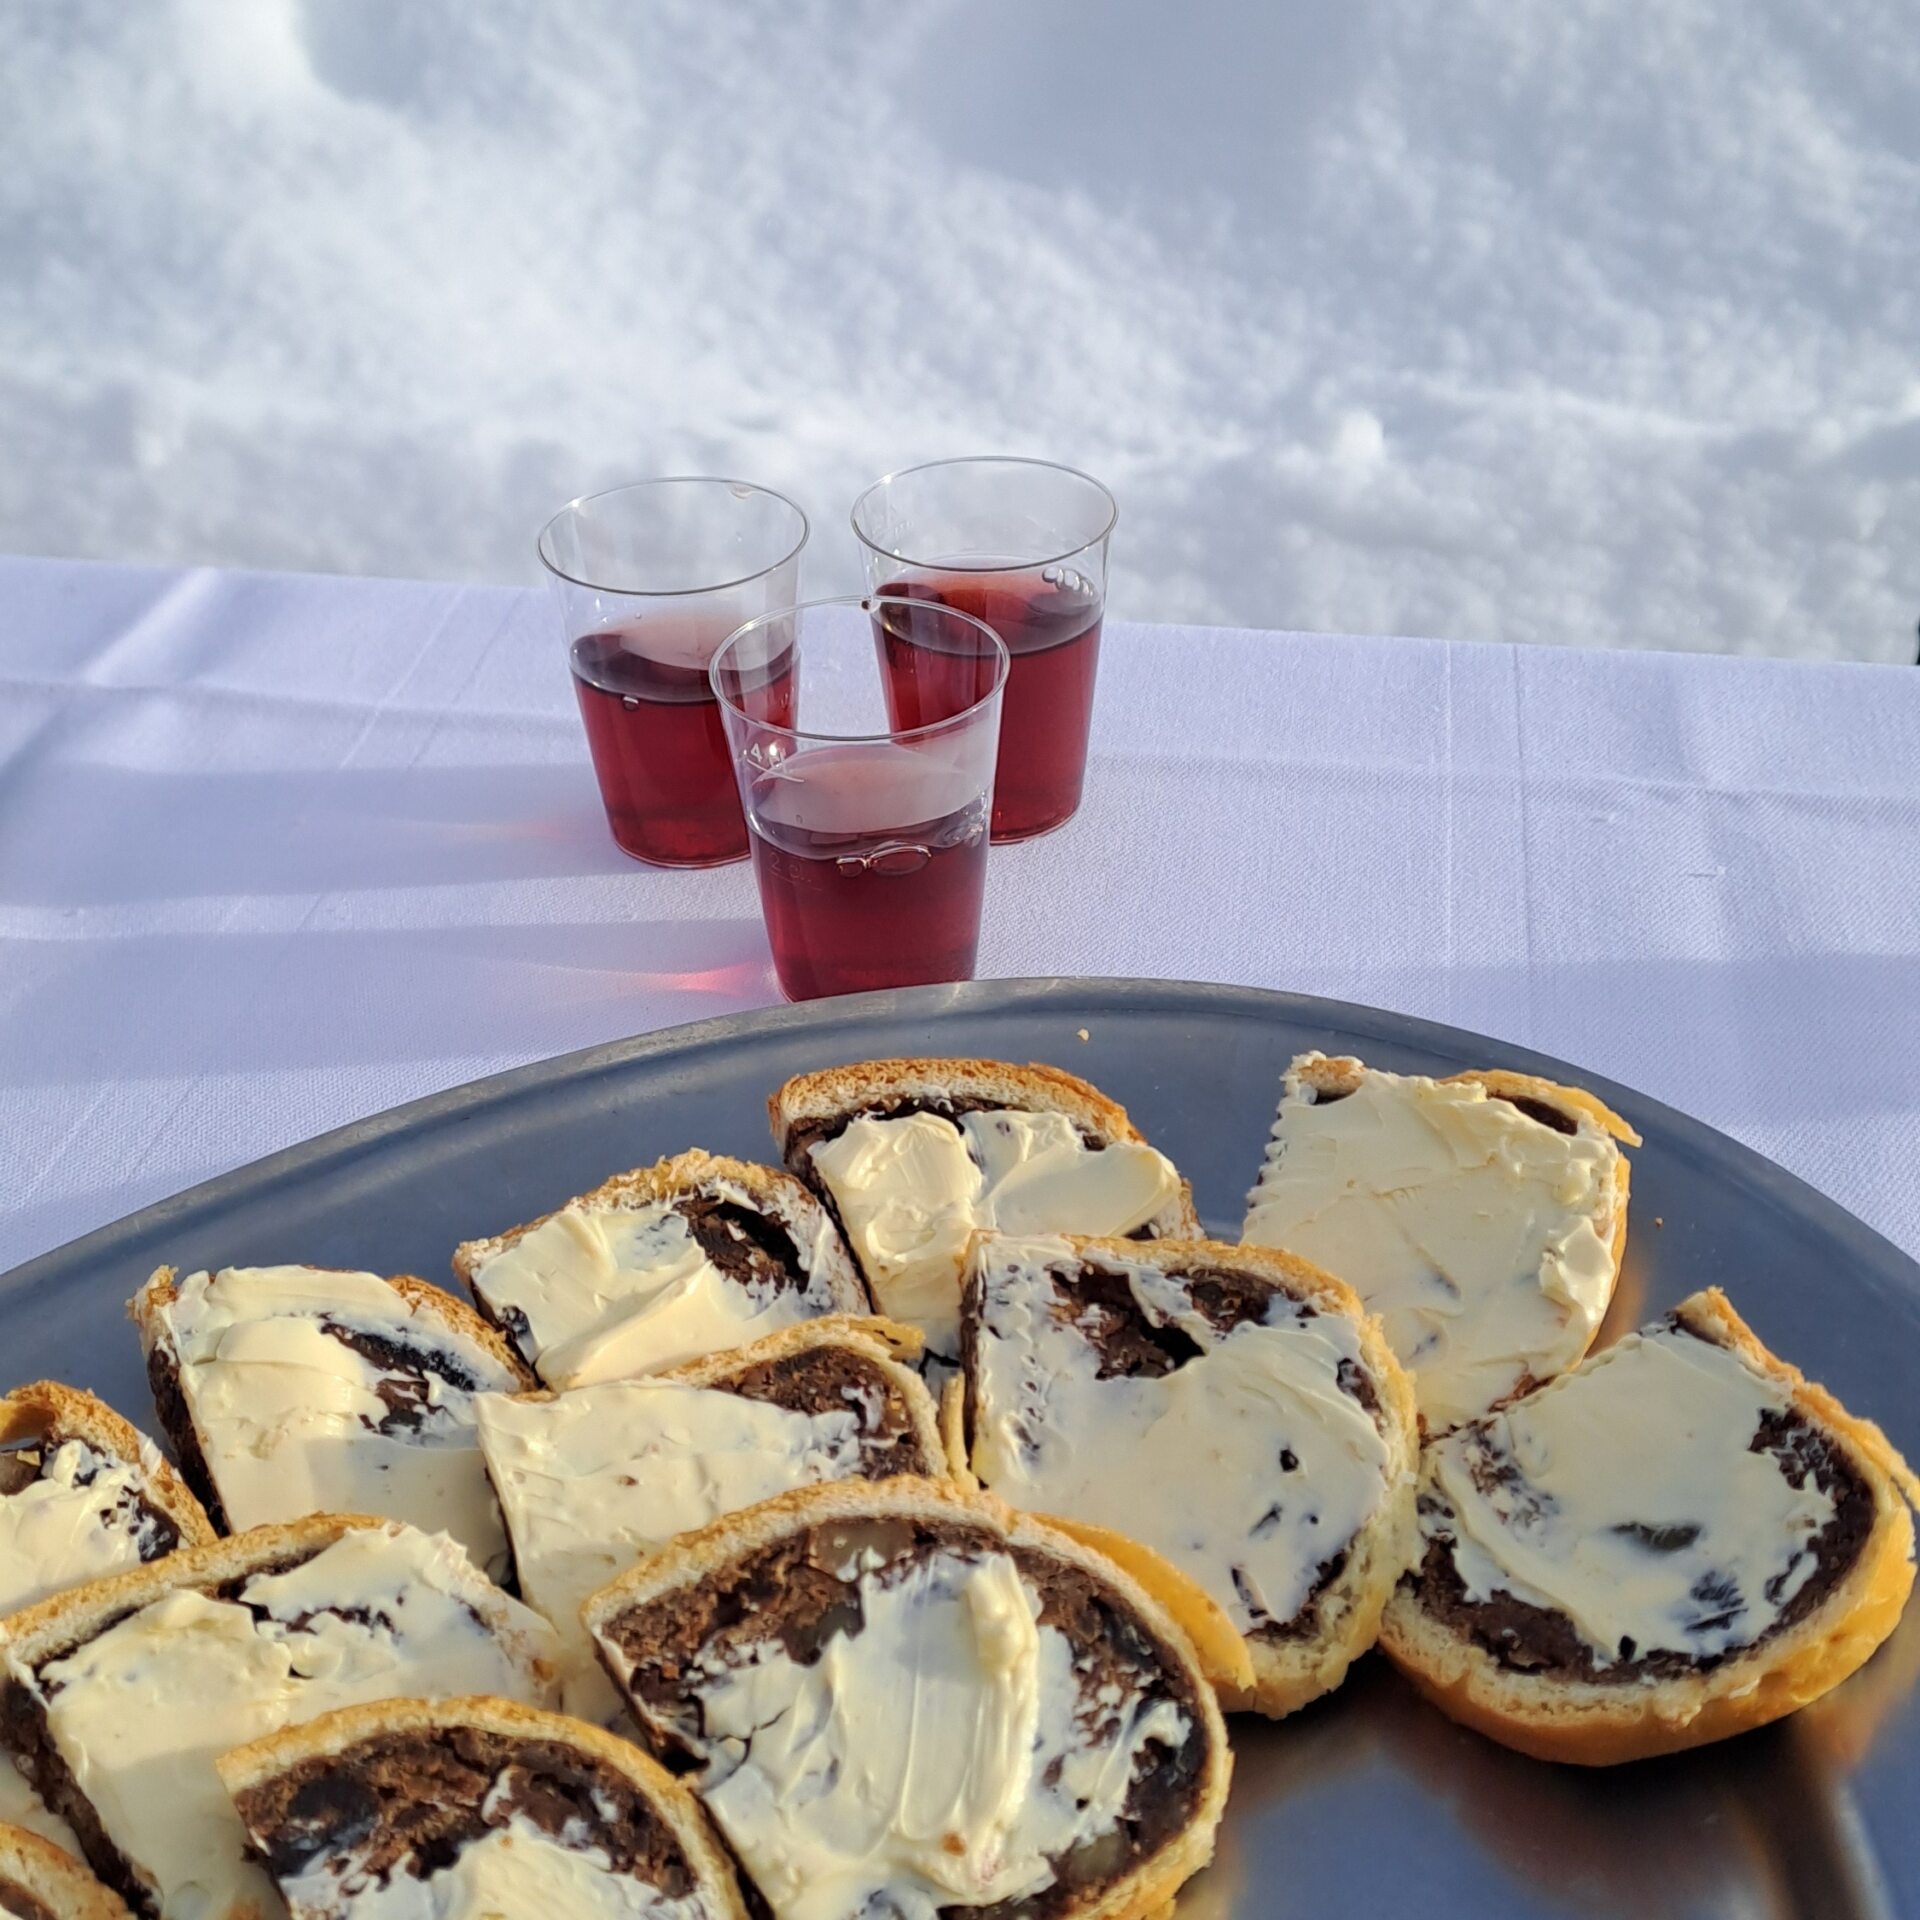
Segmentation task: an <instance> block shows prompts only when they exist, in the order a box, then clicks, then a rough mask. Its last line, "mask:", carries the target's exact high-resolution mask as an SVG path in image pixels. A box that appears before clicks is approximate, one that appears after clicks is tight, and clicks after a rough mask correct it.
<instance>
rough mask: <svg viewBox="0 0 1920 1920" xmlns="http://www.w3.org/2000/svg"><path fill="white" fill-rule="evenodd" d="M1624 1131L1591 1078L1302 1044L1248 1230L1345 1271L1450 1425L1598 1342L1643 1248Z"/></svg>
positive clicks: (1264, 1242)
mask: <svg viewBox="0 0 1920 1920" xmlns="http://www.w3.org/2000/svg"><path fill="white" fill-rule="evenodd" d="M1621 1140H1625V1141H1628V1142H1629V1143H1631V1144H1633V1145H1638V1144H1639V1142H1638V1138H1637V1136H1636V1135H1635V1134H1634V1133H1633V1130H1632V1129H1631V1128H1630V1127H1628V1126H1627V1125H1626V1123H1625V1122H1624V1121H1623V1120H1621V1119H1619V1118H1618V1116H1617V1115H1614V1114H1611V1113H1609V1112H1608V1111H1607V1110H1606V1108H1604V1107H1603V1106H1601V1105H1600V1103H1599V1102H1598V1101H1597V1100H1595V1099H1594V1098H1593V1097H1592V1096H1591V1095H1590V1094H1586V1093H1582V1092H1580V1091H1579V1090H1578V1089H1576V1088H1571V1087H1556V1086H1553V1085H1551V1084H1550V1083H1549V1082H1547V1081H1544V1080H1535V1079H1532V1078H1530V1077H1529V1076H1526V1075H1523V1074H1510V1073H1472V1074H1461V1075H1458V1076H1457V1077H1455V1078H1454V1079H1451V1080H1431V1079H1427V1078H1424V1077H1422V1076H1419V1075H1408V1074H1397V1073H1386V1072H1383V1071H1382V1070H1380V1069H1379V1068H1376V1067H1368V1066H1363V1065H1362V1064H1361V1062H1359V1061H1358V1060H1351V1059H1338V1060H1330V1059H1328V1058H1326V1057H1325V1056H1324V1055H1323V1054H1318V1053H1307V1054H1302V1055H1301V1056H1300V1057H1299V1058H1298V1059H1296V1060H1295V1061H1294V1063H1293V1065H1292V1066H1291V1067H1290V1068H1289V1069H1288V1070H1287V1074H1286V1079H1285V1082H1284V1086H1283V1089H1282V1093H1281V1099H1280V1110H1279V1114H1278V1116H1277V1118H1276V1119H1275V1121H1274V1125H1273V1135H1272V1138H1271V1140H1270V1141H1269V1142H1268V1145H1267V1154H1266V1162H1265V1164H1264V1165H1263V1166H1262V1168H1261V1170H1260V1179H1259V1182H1258V1184H1257V1185H1256V1186H1255V1187H1254V1190H1253V1192H1252V1194H1251V1195H1250V1196H1249V1198H1248V1202H1247V1217H1246V1223H1245V1226H1244V1227H1243V1229H1242V1231H1241V1238H1242V1239H1243V1240H1244V1241H1246V1242H1247V1243H1248V1244H1250V1245H1253V1246H1262V1247H1279V1248H1283V1249H1284V1250H1285V1251H1287V1252H1288V1253H1297V1254H1299V1255H1300V1256H1301V1257H1302V1258H1303V1259H1306V1260H1311V1261H1313V1262H1314V1263H1315V1264H1316V1265H1318V1266H1322V1267H1325V1268H1326V1269H1327V1271H1328V1272H1330V1273H1333V1274H1337V1275H1338V1276H1339V1277H1340V1278H1341V1279H1342V1280H1344V1281H1346V1283H1347V1284H1348V1285H1349V1286H1350V1287H1352V1288H1353V1290H1354V1291H1355V1292H1356V1293H1357V1294H1358V1295H1359V1296H1360V1298H1361V1300H1362V1301H1363V1302H1364V1303H1365V1304H1366V1306H1367V1307H1368V1308H1369V1309H1370V1310H1371V1311H1373V1312H1374V1313H1377V1314H1378V1315H1379V1316H1380V1319H1381V1324H1382V1325H1383V1326H1384V1327H1385V1329H1386V1335H1387V1340H1388V1342H1389V1343H1390V1344H1391V1346H1392V1348H1393V1350H1394V1352H1395V1354H1396V1355H1398V1356H1399V1359H1400V1362H1401V1364H1402V1365H1403V1366H1404V1367H1406V1368H1407V1370H1408V1371H1409V1372H1410V1373H1411V1374H1412V1375H1413V1380H1414V1390H1415V1392H1416V1393H1417V1394H1418V1396H1419V1401H1420V1411H1421V1414H1422V1415H1423V1416H1424V1418H1425V1420H1426V1423H1427V1427H1428V1430H1429V1431H1430V1432H1435V1433H1439V1432H1444V1431H1445V1430H1446V1429H1447V1428H1449V1427H1453V1426H1457V1425H1459V1423H1460V1422H1461V1421H1463V1420H1471V1419H1472V1418H1473V1417H1474V1416H1475V1415H1476V1414H1480V1413H1484V1412H1485V1411H1486V1410H1487V1408H1489V1407H1490V1406H1493V1405H1494V1404H1495V1403H1496V1402H1498V1401H1500V1400H1503V1399H1505V1398H1507V1397H1508V1396H1509V1395H1510V1394H1513V1393H1515V1392H1518V1391H1521V1390H1523V1389H1525V1388H1526V1387H1530V1386H1533V1385H1536V1384H1538V1383H1539V1382H1540V1381H1542V1380H1550V1379H1551V1378H1552V1377H1553V1376H1554V1375H1555V1374H1557V1373H1560V1372H1562V1371H1564V1370H1565V1369H1566V1368H1568V1367H1570V1366H1572V1365H1574V1363H1575V1362H1576V1361H1578V1360H1579V1358H1580V1356H1581V1355H1582V1354H1583V1353H1585V1352H1586V1350H1587V1348H1588V1347H1589V1346H1590V1345H1591V1344H1592V1343H1593V1337H1594V1335H1595V1333H1597V1332H1598V1331H1599V1327H1600V1322H1601V1321H1602V1319H1604V1318H1605V1316H1606V1311H1607V1303H1608V1302H1609V1301H1610V1300H1611V1299H1612V1298H1613V1289H1614V1283H1615V1280H1616V1279H1617V1277H1618V1275H1619V1271H1620V1254H1621V1250H1622V1249H1623V1247H1624V1246H1625V1244H1626V1231H1627V1162H1626V1158H1625V1156H1624V1155H1623V1154H1622V1153H1621V1151H1620V1148H1619V1145H1618V1144H1617V1143H1618V1142H1619V1141H1621Z"/></svg>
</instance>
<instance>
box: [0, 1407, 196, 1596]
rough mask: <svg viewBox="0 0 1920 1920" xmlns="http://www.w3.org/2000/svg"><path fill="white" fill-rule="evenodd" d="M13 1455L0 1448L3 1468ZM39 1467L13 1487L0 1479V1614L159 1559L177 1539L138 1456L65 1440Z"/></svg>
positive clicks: (156, 1456)
mask: <svg viewBox="0 0 1920 1920" xmlns="http://www.w3.org/2000/svg"><path fill="white" fill-rule="evenodd" d="M149 1451H151V1449H149ZM12 1457H13V1456H9V1455H0V1472H4V1470H5V1468H6V1466H7V1465H8V1463H9V1461H10V1460H11V1459H12ZM154 1458H155V1459H156V1460H157V1459H158V1458H159V1456H158V1455H157V1454H156V1455H154ZM37 1467H38V1471H37V1473H36V1475H35V1477H34V1478H32V1479H30V1480H27V1481H25V1483H24V1484H22V1485H20V1486H19V1487H17V1488H16V1489H15V1490H14V1491H12V1492H8V1491H6V1490H5V1482H4V1480H0V1614H8V1613H13V1612H15V1611H17V1610H18V1609H19V1608H21V1607H25V1606H30V1605H32V1603H33V1602H34V1601H36V1600H39V1599H42V1598H44V1597H45V1596H46V1595H47V1594H50V1593H58V1592H59V1591H60V1590H61V1589H62V1588H63V1587H77V1586H81V1585H83V1584H85V1582H87V1581H89V1580H99V1579H102V1578H104V1577H105V1576H106V1575H107V1574H110V1573H118V1572H120V1571H121V1570H122V1569H123V1568H126V1567H135V1566H138V1565H139V1564H140V1563H141V1562H142V1561H143V1560H153V1559H157V1558H159V1556H160V1554H161V1553H162V1552H165V1551H168V1550H169V1549H170V1548H171V1547H172V1546H173V1545H175V1544H177V1537H176V1536H174V1534H173V1531H172V1527H171V1524H170V1522H169V1521H168V1520H167V1518H166V1516H165V1515H164V1514H162V1513H160V1512H158V1511H156V1510H155V1509H154V1508H153V1507H152V1506H150V1505H149V1504H148V1503H147V1500H146V1497H145V1495H146V1486H147V1479H148V1472H147V1469H146V1468H145V1467H144V1466H142V1465H141V1464H140V1463H138V1462H130V1461H125V1460H115V1459H112V1458H110V1457H109V1456H108V1455H106V1454H103V1453H101V1452H98V1451H97V1450H96V1449H95V1448H93V1447H90V1446H89V1445H88V1444H87V1443H86V1442H85V1441H84V1440H65V1441H62V1442H60V1443H59V1444H58V1445H57V1446H55V1447H53V1448H52V1449H50V1450H49V1451H48V1452H46V1453H45V1454H44V1456H42V1457H41V1458H40V1459H39V1460H38V1462H37ZM163 1542H164V1544H163Z"/></svg>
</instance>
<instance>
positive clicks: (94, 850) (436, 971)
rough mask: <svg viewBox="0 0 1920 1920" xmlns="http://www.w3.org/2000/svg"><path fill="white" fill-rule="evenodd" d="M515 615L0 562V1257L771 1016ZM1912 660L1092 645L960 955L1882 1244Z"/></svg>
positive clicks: (1898, 1033) (552, 640)
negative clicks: (975, 937)
mask: <svg viewBox="0 0 1920 1920" xmlns="http://www.w3.org/2000/svg"><path fill="white" fill-rule="evenodd" d="M551 620H552V614H551V610H550V608H549V607H548V606H547V604H546V603H545V601H544V600H542V599H541V598H540V597H539V596H538V595H536V594H531V593H523V592H519V591H515V590H508V589H495V588H474V587H451V586H430V585H423V584H411V583H400V582H387V581H364V580H336V579H313V578H305V577H289V576H277V575H249V574H233V573H215V572H207V571H200V572H180V573H175V572H155V571H149V570H136V569H131V568H117V567H98V566H84V565H74V564H67V563H56V562H49V561H33V560H16V561H0V1141H4V1144H5V1168H6V1178H5V1180H4V1183H0V1268H3V1267H5V1266H8V1265H11V1264H13V1263H15V1262H17V1261H20V1260H23V1259H25V1258H27V1257H28V1256H30V1255H32V1254H35V1253H38V1252H41V1251H43V1250H44V1249H46V1248H48V1247H51V1246H54V1245H56V1244H58V1243H59V1242H61V1241H63V1240H66V1239H69V1238H71V1237H72V1236H73V1235H75V1234H78V1233H81V1232H84V1231H85V1230H86V1229H88V1228H90V1227H93V1226H97V1225H99V1224H101V1223H102V1222H104V1221H107V1220H110V1219H113V1218H115V1217H116V1216H118V1215H120V1214H123V1213H125V1212H127V1211H129V1210H130V1209H132V1208H134V1207H137V1206H140V1205H142V1204H144V1203H145V1202H148V1201H151V1200H153V1199H156V1198H158V1197H161V1196H163V1195H165V1194H168V1193H171V1192H174V1191H176V1190H177V1189H179V1188H181V1187H184V1186H186V1185H189V1184H190V1183H192V1182H194V1181H197V1180H201V1179H204V1178H206V1177H207V1176H208V1175H211V1174H214V1173H217V1172H219V1171H221V1170H223V1169H225V1168H229V1167H232V1166H235V1165H238V1164H239V1163H241V1162H243V1161H246V1160H249V1159H252V1158H254V1157H255V1156H257V1155H259V1154H262V1153H265V1152H268V1151H270V1150H272V1149H274V1148H277V1147H281V1146H285V1145H288V1144H290V1143H291V1142H294V1141H297V1140H300V1139H303V1138H305V1137H307V1136H309V1135H311V1134H314V1133H317V1132H319V1131H321V1130H322V1129H324V1128H327V1127H331V1126H334V1125H337V1124H339V1123H340V1122H342V1121H346V1120H350V1119H353V1118H355V1117H357V1116H359V1115H362V1114H366V1113H370V1112H373V1111H376V1110H378V1109H379V1108H382V1107H387V1106H391V1105H393V1104H394V1103H396V1102H398V1101H402V1100H408V1099H411V1098H413V1097H414V1096H415V1095H417V1094H423V1093H427V1092H430V1091H432V1090H434V1089H436V1088H441V1087H446V1086H449V1085H452V1084H455V1083H457V1082H459V1081H463V1080H467V1079H471V1078H473V1077H474V1076H475V1075H478V1074H484V1073H488V1072H491V1071H493V1070H494V1069H496V1068H500V1067H505V1066H509V1065H513V1064H516V1063H519V1062H522V1061H527V1060H532V1059H536V1058H539V1057H541V1056H544V1055H547V1054H552V1053H558V1052H561V1051H564V1050H565V1049H567V1048H571V1047H578V1046H584V1045H588V1044H590V1043H593V1042H596V1041H601V1040H607V1039H611V1038H615V1037H618V1036H620V1035H623V1034H629V1033H634V1032H638V1031H642V1030H645V1029H648V1028H653V1027H658V1026H663V1025H667V1024H670V1023H672V1022H676V1021H682V1020H690V1019H696V1018H700V1017H703V1016H706V1015H710V1014H716V1013H724V1012H728V1011H731V1010H734V1009H737V1008H744V1007H754V1006H761V1005H766V1004H768V1003H770V1002H772V1001H773V1000H774V999H775V998H776V990H775V988H774V985H773V980H772V976H771V972H770V968H769V964H768V958H767V949H766V944H765V941H764V939H763V937H762V933H761V928H760V920H759V914H758V909H757V905H756V901H755V897H754V891H753V882H752V878H751V876H750V874H749V871H748V869H747V868H746V867H745V866H734V867H728V868H723V869H720V870H718V871H714V872H707V873H684V874H683V873H657V872H652V871H649V870H647V869H645V868H641V867H638V866H635V865H634V864H633V863H631V862H629V861H627V860H626V859H624V858H623V857H622V856H621V855H620V854H618V853H617V852H616V851H615V850H614V848H613V846H612V845H611V843H610V842H609V840H608V839H607V836H606V832H605V829H604V826H603V824H602V821H601V817H600V813H599V803H598V798H597V795H596V793H595V789H594V784H593V776H592V773H591V771H590V770H589V768H588V765H587V761H586V757H585V750H584V746H583V743H582V740H581V736H580V727H579V720H578V717H577V714H576V712H575V709H574V706H573V700H572V695H571V691H570V688H569V684H568V679H567V673H566V667H565V661H564V656H563V653H562V650H561V647H560V645H559V642H558V638H557V636H556V634H555V632H554V630H553V628H552V625H551ZM1917 853H1920V670H1915V669H1912V668H1898V667H1865V666H1808V665H1796V664H1791V663H1786V662H1776V661H1767V660H1728V659H1714V658H1698V657H1687V656H1679V655H1661V654H1629V653H1607V654H1603V653H1585V652H1578V651H1560V650H1544V649H1543V650H1525V649H1522V650H1513V649H1509V648H1505V647H1493V646H1477V645H1449V644H1445V643H1442V642H1437V641H1424V640H1378V639H1328V638H1319V637H1313V638H1309V637H1304V636H1299V635H1291V634H1265V633H1242V632H1222V631H1217V630H1191V629H1181V628H1168V627H1129V626H1126V625H1123V624H1110V625H1109V627H1108V637H1107V642H1106V652H1105V656H1104V659H1103V663H1102V669H1101V683H1100V695H1099V706H1098V716H1097V721H1096V735H1095V744H1094V761H1093V767H1092V771H1091V776H1090V780H1089V788H1088V800H1087V803H1086V805H1085V807H1084V808H1083V809H1082V811H1081V813H1080V815H1079V817H1078V818H1077V819H1076V820H1075V821H1074V822H1073V823H1072V825H1071V826H1069V827H1068V828H1066V829H1065V830H1064V831H1062V832H1060V833H1058V834H1055V835H1053V836H1052V837H1050V838H1048V839H1045V840H1040V841H1035V842H1032V843H1029V844H1028V845H1025V846H1017V847H1007V848H1001V849H997V850H996V851H995V853H994V855H993V865H992V870H991V878H990V881H989V888H988V898H987V924H986V932H985V939H984V942H983V946H982V953H981V972H982V974H983V975H1013V974H1033V973H1097V974H1139V975H1163V976H1172V977H1182V978H1191V979H1199V980H1222V981H1239V982H1244V983H1247V984H1251V985H1259V986H1280V987H1289V988H1294V989H1298V990H1301V991H1305V992H1312V993H1324V994H1331V995H1336V996H1339V997H1341V998H1346V999H1353V1000H1361V1001H1368V1002H1372V1003H1374V1004H1377V1005H1382V1006H1388V1007H1393V1008H1398V1009H1401V1010H1403V1011H1406V1012H1409V1013H1416V1014H1423V1015H1427V1016H1429V1017H1432V1018H1436V1019H1441V1020H1447V1021H1453V1022H1456V1023H1458V1024H1460V1025H1463V1026H1467V1027H1472V1028H1477V1029H1479V1030H1481V1031H1484V1032H1487V1033H1491V1034H1496V1035H1499V1036H1501V1037H1503V1038H1506V1039H1510V1040H1515V1041H1520V1042H1524V1043H1526V1044H1528V1045H1531V1046H1535V1047H1539V1048H1542V1049H1544V1050H1545V1051H1547V1052H1550V1053H1555V1054H1559V1055H1561V1056H1563V1057H1564V1058H1566V1059H1568V1060H1571V1061H1574V1062H1576V1063H1579V1064H1580V1065H1582V1066H1584V1067H1587V1068H1590V1069H1592V1070H1594V1071H1597V1072H1599V1073H1603V1074H1607V1075H1611V1076H1613V1077H1615V1078H1617V1079H1619V1080H1622V1081H1625V1082H1628V1083H1630V1084H1632V1085H1635V1086H1638V1087H1640V1088H1642V1089H1644V1090H1645V1091H1646V1092H1648V1093H1650V1094H1653V1095H1655V1096H1657V1097H1658V1098H1660V1099H1663V1100H1667V1101H1671V1102H1672V1103H1674V1104H1675V1105H1677V1106H1680V1107H1684V1108H1686V1109H1688V1110H1689V1111H1691V1112H1693V1113H1696V1114H1698V1115H1700V1116H1701V1117H1703V1118H1705V1119H1707V1120H1709V1121H1711V1122H1713V1123H1714V1124H1715V1125H1718V1126H1720V1127H1723V1128H1725V1129H1726V1130H1727V1131H1729V1132H1731V1133H1733V1134H1735V1135H1737V1136H1738V1137H1739V1138H1741V1139H1743V1140H1746V1141H1748V1142H1750V1143H1751V1144H1752V1145H1754V1146H1756V1147H1758V1148H1760V1149H1761V1150H1762V1151H1763V1152H1765V1153H1768V1154H1770V1155H1772V1156H1773V1157H1774V1158H1776V1159H1778V1160H1780V1161H1781V1162H1783V1163H1784V1164H1785V1165H1786V1166H1788V1167H1790V1168H1792V1169H1793V1170H1794V1171H1795V1172H1797V1173H1800V1174H1802V1175H1803V1176H1805V1177H1806V1178H1807V1179H1809V1180H1811V1181H1813V1182H1814V1184H1815V1185H1817V1186H1819V1187H1822V1188H1824V1189H1825V1190H1826V1191H1827V1192H1828V1193H1830V1194H1832V1195H1833V1196H1834V1197H1835V1198H1837V1199H1838V1200H1840V1201H1841V1202H1842V1203H1843V1204H1845V1205H1846V1206H1848V1207H1851V1208H1852V1209H1853V1210H1854V1211H1856V1212H1857V1213H1859V1214H1860V1215H1861V1216H1862V1217H1864V1218H1865V1219H1866V1220H1867V1221H1868V1222H1869V1223H1871V1224H1872V1225H1874V1226H1876V1227H1878V1228H1879V1229H1881V1230H1882V1231H1883V1232H1885V1233H1887V1234H1889V1235H1890V1236H1891V1237H1892V1238H1893V1239H1894V1240H1896V1241H1897V1242H1899V1243H1900V1244H1901V1245H1903V1246H1904V1247H1906V1248H1907V1249H1908V1250H1909V1251H1911V1252H1916V1253H1920V1171H1917V1170H1920V874H1917V873H1916V854H1917Z"/></svg>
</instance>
